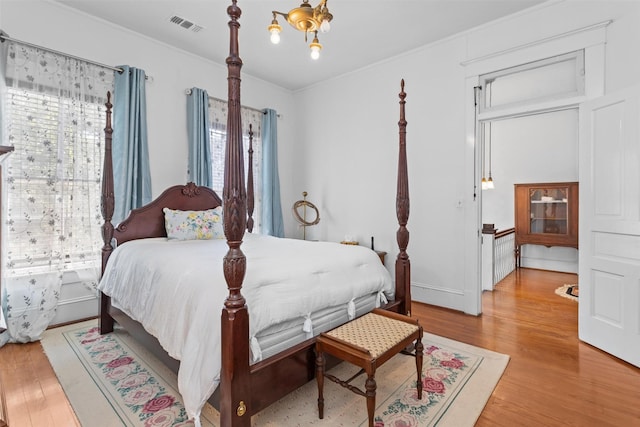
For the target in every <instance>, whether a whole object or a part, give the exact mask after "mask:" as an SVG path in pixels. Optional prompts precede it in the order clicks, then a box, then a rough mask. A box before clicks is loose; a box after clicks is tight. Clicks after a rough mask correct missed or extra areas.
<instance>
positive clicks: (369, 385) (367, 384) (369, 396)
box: [364, 373, 376, 427]
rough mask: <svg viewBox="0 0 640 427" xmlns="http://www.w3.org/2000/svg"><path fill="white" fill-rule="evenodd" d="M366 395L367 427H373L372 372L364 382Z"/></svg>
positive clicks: (374, 389) (374, 400)
mask: <svg viewBox="0 0 640 427" xmlns="http://www.w3.org/2000/svg"><path fill="white" fill-rule="evenodd" d="M364 388H365V390H366V393H365V395H366V396H367V414H368V415H369V427H373V416H374V415H375V414H374V412H375V410H376V379H375V377H374V373H372V374H370V375H369V376H368V377H367V381H366V382H365V383H364Z"/></svg>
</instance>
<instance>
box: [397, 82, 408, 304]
mask: <svg viewBox="0 0 640 427" xmlns="http://www.w3.org/2000/svg"><path fill="white" fill-rule="evenodd" d="M400 88H401V89H400V94H399V96H400V121H399V122H398V127H399V144H400V147H399V151H398V189H397V193H396V215H397V217H398V224H399V225H400V227H399V228H398V232H397V233H396V239H397V241H398V248H399V249H400V252H399V253H398V258H397V259H396V294H397V293H400V295H396V298H397V299H398V300H400V307H399V313H401V314H408V315H411V262H410V261H409V255H408V254H407V246H408V245H409V230H407V221H408V220H409V177H408V172H407V121H406V120H405V116H404V105H405V103H406V101H405V100H404V99H405V98H406V96H407V94H406V93H405V92H404V79H402V81H401V82H400ZM398 284H400V286H398ZM399 291H400V292H399Z"/></svg>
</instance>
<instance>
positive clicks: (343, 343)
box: [316, 309, 423, 427]
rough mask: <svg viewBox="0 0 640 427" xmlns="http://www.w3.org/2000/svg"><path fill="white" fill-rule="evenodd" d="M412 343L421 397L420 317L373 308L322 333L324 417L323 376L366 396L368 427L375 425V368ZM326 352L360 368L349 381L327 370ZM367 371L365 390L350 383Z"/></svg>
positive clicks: (319, 364) (319, 360) (319, 366)
mask: <svg viewBox="0 0 640 427" xmlns="http://www.w3.org/2000/svg"><path fill="white" fill-rule="evenodd" d="M414 342H415V344H414ZM410 345H413V348H414V353H413V354H412V353H409V352H405V353H407V354H410V355H412V356H414V357H415V358H416V371H417V381H416V388H417V390H418V399H421V398H422V357H423V356H422V354H423V345H422V326H420V324H419V323H418V321H417V320H414V319H412V318H411V317H407V316H404V315H401V314H397V313H394V312H391V311H386V310H381V309H374V310H373V311H372V312H370V313H367V314H365V315H364V316H362V317H359V318H357V319H355V320H352V321H351V322H349V323H345V324H344V325H342V326H340V327H338V328H336V329H333V330H331V331H329V332H326V333H322V334H320V336H319V337H318V338H317V340H316V380H317V382H318V415H319V417H320V419H322V418H323V417H324V398H323V394H322V393H323V388H324V378H325V377H327V378H328V379H329V380H331V381H333V382H335V383H337V384H339V385H341V386H343V387H345V388H347V389H349V390H351V391H352V392H354V393H356V394H359V395H360V396H364V397H366V398H367V413H368V416H369V427H373V417H374V411H375V407H376V380H375V373H376V368H377V367H379V366H381V365H382V364H383V363H384V362H386V361H387V360H389V359H391V358H392V357H393V356H395V355H396V354H398V353H400V352H404V350H405V348H407V347H409V346H410ZM324 353H329V354H331V355H333V356H335V357H337V358H339V359H341V360H344V361H346V362H349V363H352V364H354V365H356V366H359V367H360V368H362V369H360V371H359V372H358V373H357V374H355V375H354V376H352V377H351V378H349V379H348V380H346V381H342V380H340V379H338V378H336V377H335V376H333V375H330V374H327V373H325V358H324ZM365 372H366V374H367V380H366V382H365V390H366V391H362V390H361V389H359V388H357V387H355V386H352V385H351V384H350V383H351V381H353V380H354V379H355V378H357V377H358V376H360V375H361V374H363V373H365Z"/></svg>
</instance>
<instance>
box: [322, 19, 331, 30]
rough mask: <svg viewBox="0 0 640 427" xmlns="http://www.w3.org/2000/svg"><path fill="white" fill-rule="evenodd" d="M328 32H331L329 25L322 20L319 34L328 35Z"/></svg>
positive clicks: (326, 20) (327, 21)
mask: <svg viewBox="0 0 640 427" xmlns="http://www.w3.org/2000/svg"><path fill="white" fill-rule="evenodd" d="M329 30H331V24H329V20H328V19H323V20H322V23H321V24H320V32H321V33H328V32H329Z"/></svg>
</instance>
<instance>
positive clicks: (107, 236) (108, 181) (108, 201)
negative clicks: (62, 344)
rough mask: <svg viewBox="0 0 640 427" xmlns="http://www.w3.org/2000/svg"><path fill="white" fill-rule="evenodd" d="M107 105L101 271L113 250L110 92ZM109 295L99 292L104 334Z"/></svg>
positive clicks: (108, 329) (108, 327) (107, 327)
mask: <svg viewBox="0 0 640 427" xmlns="http://www.w3.org/2000/svg"><path fill="white" fill-rule="evenodd" d="M105 106H106V107H107V111H106V117H107V124H106V126H105V128H104V144H105V148H104V163H103V166H102V195H101V203H100V204H101V209H102V218H103V219H104V223H103V224H102V241H103V242H104V245H103V246H102V273H104V269H105V267H106V266H107V260H108V259H109V255H111V252H112V251H113V246H112V245H111V240H112V239H113V224H111V219H112V218H113V210H114V205H115V197H114V195H113V160H112V158H111V147H112V142H111V139H112V134H113V128H112V127H111V107H113V105H112V104H111V92H107V102H106V104H105ZM110 300H111V297H108V296H107V295H105V294H103V293H102V292H100V324H99V326H100V333H101V334H106V333H109V332H112V331H113V319H112V318H111V316H110V315H109V306H110V305H111V301H110Z"/></svg>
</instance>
